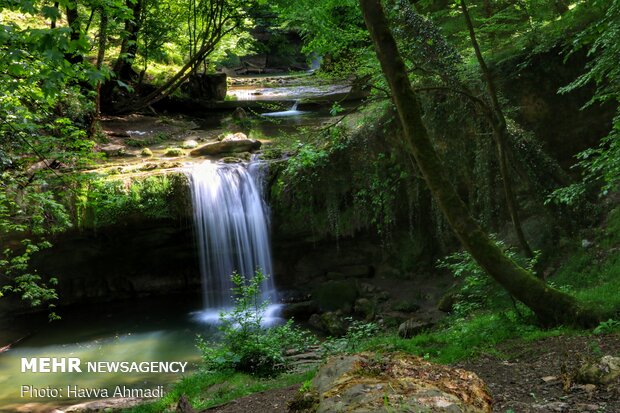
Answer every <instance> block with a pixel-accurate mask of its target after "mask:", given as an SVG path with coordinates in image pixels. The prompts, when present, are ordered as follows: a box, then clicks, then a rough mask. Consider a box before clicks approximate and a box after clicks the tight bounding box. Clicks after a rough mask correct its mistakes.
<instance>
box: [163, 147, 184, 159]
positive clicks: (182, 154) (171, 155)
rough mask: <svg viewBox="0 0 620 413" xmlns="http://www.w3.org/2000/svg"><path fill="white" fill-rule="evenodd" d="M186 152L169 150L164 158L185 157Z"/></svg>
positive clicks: (179, 149) (177, 149) (178, 149)
mask: <svg viewBox="0 0 620 413" xmlns="http://www.w3.org/2000/svg"><path fill="white" fill-rule="evenodd" d="M184 155H185V152H184V151H183V149H181V148H168V149H166V152H165V153H164V156H167V157H176V156H184Z"/></svg>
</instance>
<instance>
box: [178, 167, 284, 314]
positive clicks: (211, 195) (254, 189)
mask: <svg viewBox="0 0 620 413" xmlns="http://www.w3.org/2000/svg"><path fill="white" fill-rule="evenodd" d="M265 168H266V165H265V164H261V163H258V162H254V163H250V164H249V165H247V166H246V165H242V164H216V163H212V162H210V161H206V162H203V163H201V164H199V165H196V166H194V167H193V168H192V169H191V171H190V173H189V177H190V182H191V193H192V203H193V206H194V223H195V227H196V239H197V243H198V249H199V257H200V272H201V275H202V289H203V295H204V306H205V308H206V309H221V308H226V307H231V306H232V305H233V304H234V303H233V300H232V299H231V294H232V292H231V287H232V283H231V281H230V275H231V274H232V273H233V271H236V272H238V273H239V274H242V275H244V276H246V277H252V276H253V275H254V273H255V271H256V270H257V269H260V270H261V271H262V272H263V273H265V274H267V275H268V276H269V277H268V279H267V280H266V281H265V282H264V285H263V290H262V298H263V299H270V300H271V301H272V302H273V300H274V299H275V298H276V297H275V288H274V282H273V277H272V275H273V272H272V264H271V249H270V242H269V210H268V207H267V204H266V203H265V201H264V198H263V183H264V182H263V175H264V170H265Z"/></svg>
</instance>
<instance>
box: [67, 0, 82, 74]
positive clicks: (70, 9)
mask: <svg viewBox="0 0 620 413" xmlns="http://www.w3.org/2000/svg"><path fill="white" fill-rule="evenodd" d="M65 11H66V13H67V25H68V26H69V27H70V28H71V35H70V36H69V38H70V39H71V41H76V40H79V39H80V36H82V28H81V24H80V15H79V13H78V9H77V3H68V4H67V6H66V9H65ZM65 59H66V60H67V61H68V62H70V63H72V64H78V63H82V61H83V60H84V57H83V56H82V55H81V54H78V53H72V54H70V55H65Z"/></svg>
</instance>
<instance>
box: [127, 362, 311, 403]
mask: <svg viewBox="0 0 620 413" xmlns="http://www.w3.org/2000/svg"><path fill="white" fill-rule="evenodd" d="M313 374H314V372H313V371H308V372H305V373H300V374H283V375H281V376H278V377H275V378H271V379H265V378H258V377H255V376H250V375H247V374H243V373H232V372H222V373H213V372H204V371H199V372H195V373H193V374H190V375H189V376H186V377H183V378H182V379H181V380H180V381H178V382H177V383H174V384H173V385H172V386H171V388H170V389H168V390H167V391H166V392H165V395H164V397H162V398H161V399H159V400H157V401H155V402H153V403H145V404H140V405H138V406H136V407H133V408H131V409H128V410H126V411H128V412H131V413H161V412H165V411H169V409H170V406H176V404H177V403H178V401H179V398H180V397H181V395H185V396H186V397H187V398H188V399H189V401H190V403H191V404H192V406H193V407H194V408H196V409H208V408H212V407H215V406H221V405H224V404H226V403H228V402H230V401H232V400H235V399H238V398H240V397H244V396H247V395H249V394H252V393H257V392H262V391H266V390H271V389H279V388H284V387H289V386H292V385H293V384H298V383H301V382H304V381H307V380H309V379H310V378H311V376H312V375H313ZM213 389H217V390H216V391H214V390H213Z"/></svg>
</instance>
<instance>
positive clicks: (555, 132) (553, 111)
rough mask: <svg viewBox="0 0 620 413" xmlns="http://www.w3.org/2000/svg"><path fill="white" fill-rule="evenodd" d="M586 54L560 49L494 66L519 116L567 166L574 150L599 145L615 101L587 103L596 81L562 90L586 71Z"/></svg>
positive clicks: (513, 57)
mask: <svg viewBox="0 0 620 413" xmlns="http://www.w3.org/2000/svg"><path fill="white" fill-rule="evenodd" d="M587 61H588V58H587V56H586V53H585V52H579V53H575V54H573V55H571V56H570V57H568V58H566V56H565V53H563V51H562V50H561V48H559V47H556V48H552V49H550V50H548V51H547V52H545V53H541V54H535V55H529V54H526V53H524V54H523V55H515V56H512V57H511V58H509V59H506V60H504V61H502V62H500V63H497V64H496V65H495V67H494V72H495V73H496V76H497V78H498V80H499V82H500V89H501V91H502V93H503V94H504V96H505V97H506V98H508V100H509V103H510V104H511V105H513V106H515V107H516V108H517V109H518V110H517V116H516V120H517V121H518V122H519V123H520V124H521V126H522V127H524V128H525V129H527V130H530V131H532V132H534V134H535V135H536V136H537V137H538V138H539V139H540V140H541V141H542V142H544V145H545V149H546V150H547V151H548V152H549V153H550V154H551V155H552V156H553V157H554V158H555V159H556V160H557V161H558V162H560V164H561V165H562V166H563V167H564V168H565V169H568V168H569V167H570V166H572V165H573V164H574V163H575V158H574V157H575V155H576V154H577V153H578V152H580V151H583V150H584V149H586V148H588V147H592V146H596V144H597V143H598V141H599V140H600V139H601V138H602V137H604V136H606V135H607V134H608V133H609V131H610V129H611V121H612V118H613V115H614V113H615V107H614V105H612V104H605V105H600V104H598V103H595V104H593V105H591V106H588V107H587V108H584V105H585V104H586V103H587V102H588V101H589V100H590V99H591V98H592V96H593V95H594V91H595V88H594V85H586V86H584V87H582V88H580V89H577V90H574V91H572V92H569V93H566V94H559V93H558V90H559V89H560V88H561V87H564V86H566V85H568V84H570V83H571V82H572V81H574V80H575V79H576V78H578V77H579V76H580V75H582V74H583V73H584V72H585V70H586V64H587Z"/></svg>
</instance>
